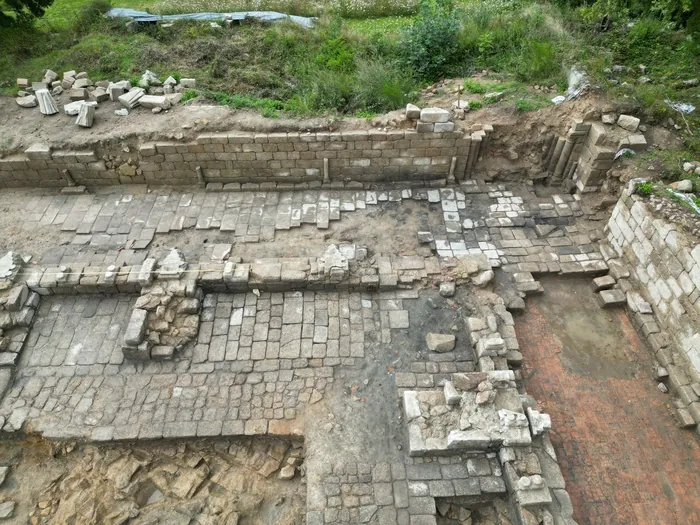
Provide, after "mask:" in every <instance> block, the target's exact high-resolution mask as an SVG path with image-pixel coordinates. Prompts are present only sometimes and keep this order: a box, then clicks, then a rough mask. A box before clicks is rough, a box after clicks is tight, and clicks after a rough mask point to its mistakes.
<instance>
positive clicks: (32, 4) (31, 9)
mask: <svg viewBox="0 0 700 525" xmlns="http://www.w3.org/2000/svg"><path fill="white" fill-rule="evenodd" d="M52 3H53V0H4V1H3V2H0V25H5V26H7V25H13V24H21V23H26V22H30V21H31V20H33V19H34V18H39V17H41V16H43V15H44V12H45V11H46V8H48V7H49V6H50V5H51V4H52Z"/></svg>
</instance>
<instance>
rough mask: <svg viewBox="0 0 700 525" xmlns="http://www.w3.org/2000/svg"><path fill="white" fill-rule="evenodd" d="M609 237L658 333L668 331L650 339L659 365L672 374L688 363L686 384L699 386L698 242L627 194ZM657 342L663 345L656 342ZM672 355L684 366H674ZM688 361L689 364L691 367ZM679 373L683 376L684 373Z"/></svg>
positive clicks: (609, 227) (614, 216) (610, 225)
mask: <svg viewBox="0 0 700 525" xmlns="http://www.w3.org/2000/svg"><path fill="white" fill-rule="evenodd" d="M607 236H608V240H609V242H610V244H611V245H612V247H613V248H614V249H615V251H616V252H617V254H618V255H619V256H621V257H622V259H623V260H624V261H625V262H626V263H627V265H628V267H629V272H630V273H631V276H632V277H633V279H634V280H636V281H637V282H638V283H639V288H640V291H641V292H642V294H643V295H644V296H645V299H646V300H647V301H649V303H650V304H651V305H652V307H653V311H654V313H655V314H656V318H657V322H658V324H659V325H660V326H659V328H660V329H661V331H660V332H659V330H656V331H657V332H659V333H661V334H664V332H665V334H664V335H663V337H662V336H657V337H656V338H654V337H652V338H651V339H652V346H654V350H655V351H656V352H657V357H658V358H659V360H660V361H661V364H662V365H663V366H666V367H668V366H669V365H670V366H671V367H672V368H670V369H669V372H673V371H674V368H673V367H674V366H681V367H682V365H684V364H685V365H686V367H683V368H685V369H686V371H688V372H689V374H688V375H689V377H688V378H687V380H689V381H690V382H689V383H686V384H690V383H693V382H697V378H698V377H700V328H699V327H700V245H699V244H698V241H697V239H694V238H691V237H690V236H688V235H686V234H685V233H683V232H682V231H681V230H679V229H677V228H676V226H675V225H674V224H673V223H671V222H669V221H668V220H666V219H663V218H660V217H657V216H655V215H654V213H653V211H652V210H651V209H650V208H649V206H648V205H647V204H646V203H645V201H644V200H642V199H641V198H640V197H639V196H636V195H628V193H627V192H626V193H625V194H624V195H623V197H622V198H621V199H620V200H619V201H618V203H617V205H616V206H615V209H614V210H613V212H612V216H611V218H610V221H609V222H608V225H607ZM621 271H622V272H624V271H625V270H621ZM611 273H613V270H612V266H611ZM621 277H624V275H621ZM644 335H647V336H649V335H655V334H647V333H645V334H644ZM666 337H670V339H671V341H672V342H673V343H675V345H674V346H675V347H677V349H680V352H673V351H672V350H671V349H670V347H669V346H667V345H665V344H663V343H664V341H662V340H661V339H665V338H666ZM657 338H658V339H659V341H654V340H653V339H657ZM664 347H665V348H664ZM674 353H675V354H676V355H675V357H680V358H684V359H685V360H686V363H683V362H675V361H676V359H675V358H674ZM682 360H683V359H681V361H682ZM688 362H689V364H690V365H691V366H687V365H688ZM678 372H679V375H682V374H681V370H678ZM673 375H674V374H673V373H672V376H673ZM693 376H695V380H694V381H693ZM671 382H672V384H674V383H678V385H674V386H684V385H683V383H684V382H685V380H683V379H675V380H674V378H673V377H672V378H671Z"/></svg>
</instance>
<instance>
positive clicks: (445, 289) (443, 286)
mask: <svg viewBox="0 0 700 525" xmlns="http://www.w3.org/2000/svg"><path fill="white" fill-rule="evenodd" d="M455 289H456V286H455V283H454V282H452V281H448V282H444V283H440V295H441V296H443V297H452V296H453V295H454V294H455Z"/></svg>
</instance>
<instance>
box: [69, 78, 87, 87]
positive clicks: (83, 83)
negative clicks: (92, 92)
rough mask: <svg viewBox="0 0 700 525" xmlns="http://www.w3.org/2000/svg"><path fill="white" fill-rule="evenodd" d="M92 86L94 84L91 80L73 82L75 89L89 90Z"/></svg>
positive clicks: (81, 79) (78, 79)
mask: <svg viewBox="0 0 700 525" xmlns="http://www.w3.org/2000/svg"><path fill="white" fill-rule="evenodd" d="M90 86H92V82H91V81H90V79H89V78H76V80H75V82H73V87H74V88H87V87H90Z"/></svg>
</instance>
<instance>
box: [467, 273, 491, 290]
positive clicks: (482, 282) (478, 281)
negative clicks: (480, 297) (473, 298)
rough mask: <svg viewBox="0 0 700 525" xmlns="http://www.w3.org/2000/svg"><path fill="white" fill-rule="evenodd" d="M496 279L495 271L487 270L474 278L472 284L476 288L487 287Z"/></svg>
mask: <svg viewBox="0 0 700 525" xmlns="http://www.w3.org/2000/svg"><path fill="white" fill-rule="evenodd" d="M493 278H494V273H493V270H485V271H483V272H479V273H478V274H476V275H473V276H472V282H473V283H474V284H475V285H476V286H479V287H481V286H486V285H487V284H488V283H490V282H491V281H492V280H493Z"/></svg>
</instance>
